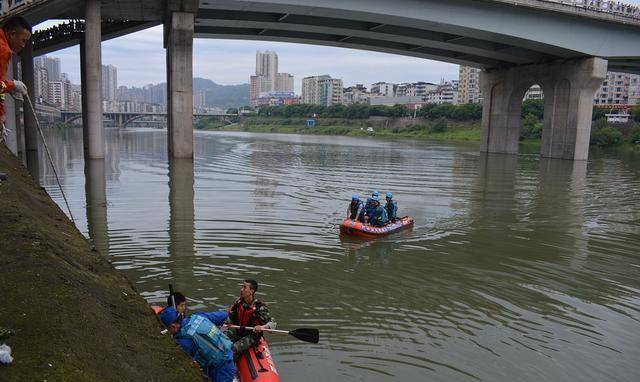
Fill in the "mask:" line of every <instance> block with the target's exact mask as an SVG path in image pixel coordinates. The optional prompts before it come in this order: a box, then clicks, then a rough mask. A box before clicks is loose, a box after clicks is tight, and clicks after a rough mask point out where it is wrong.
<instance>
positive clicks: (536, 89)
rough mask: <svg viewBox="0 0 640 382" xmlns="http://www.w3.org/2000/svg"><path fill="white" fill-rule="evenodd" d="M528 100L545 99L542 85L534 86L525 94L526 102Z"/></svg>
mask: <svg viewBox="0 0 640 382" xmlns="http://www.w3.org/2000/svg"><path fill="white" fill-rule="evenodd" d="M528 99H544V94H543V93H542V88H541V87H540V85H533V86H531V87H530V88H529V90H527V92H526V93H524V99H523V101H524V100H528Z"/></svg>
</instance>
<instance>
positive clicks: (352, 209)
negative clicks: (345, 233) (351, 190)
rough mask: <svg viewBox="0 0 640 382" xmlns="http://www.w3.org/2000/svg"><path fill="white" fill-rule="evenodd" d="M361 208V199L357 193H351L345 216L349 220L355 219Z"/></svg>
mask: <svg viewBox="0 0 640 382" xmlns="http://www.w3.org/2000/svg"><path fill="white" fill-rule="evenodd" d="M361 209H362V201H361V200H360V197H359V196H358V195H353V196H352V197H351V203H349V207H348V208H347V216H348V217H349V219H351V220H355V219H356V218H357V217H358V215H359V214H360V210H361Z"/></svg>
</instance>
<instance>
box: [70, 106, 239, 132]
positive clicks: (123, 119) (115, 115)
mask: <svg viewBox="0 0 640 382" xmlns="http://www.w3.org/2000/svg"><path fill="white" fill-rule="evenodd" d="M102 115H103V117H106V118H107V119H110V120H112V121H115V123H116V126H117V127H120V128H125V127H127V125H128V124H129V123H131V122H133V121H135V120H137V119H140V118H145V117H152V116H156V117H165V118H166V117H167V113H155V112H137V113H136V112H105V113H102ZM60 116H61V117H62V121H63V122H64V123H71V122H74V121H77V120H80V119H82V113H81V112H79V111H75V110H74V111H71V110H62V111H61V112H60ZM193 117H194V118H202V117H216V118H222V119H225V118H227V119H228V118H237V117H238V115H237V114H226V113H193Z"/></svg>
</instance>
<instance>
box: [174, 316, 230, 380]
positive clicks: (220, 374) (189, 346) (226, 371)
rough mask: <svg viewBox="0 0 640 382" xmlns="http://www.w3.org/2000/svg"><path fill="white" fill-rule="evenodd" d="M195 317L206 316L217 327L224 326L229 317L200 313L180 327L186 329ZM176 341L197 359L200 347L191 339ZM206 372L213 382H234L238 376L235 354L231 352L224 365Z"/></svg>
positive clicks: (184, 321) (185, 320)
mask: <svg viewBox="0 0 640 382" xmlns="http://www.w3.org/2000/svg"><path fill="white" fill-rule="evenodd" d="M195 315H201V316H204V317H205V318H207V319H208V320H209V321H211V322H212V323H214V324H215V325H222V324H223V323H224V321H225V320H226V319H227V317H228V313H227V312H198V313H195V314H194V315H192V316H190V317H188V318H185V319H184V320H182V322H181V323H180V325H181V326H182V327H185V326H186V325H187V324H188V323H189V320H191V319H192V318H193V317H194V316H195ZM176 341H178V343H179V344H180V346H181V347H182V350H184V351H185V352H186V353H187V354H189V357H191V358H195V357H196V354H197V353H198V346H197V345H196V343H195V341H193V340H192V339H190V338H176ZM204 372H205V373H206V374H207V376H208V377H209V378H211V380H212V381H213V382H232V381H233V377H234V376H235V374H236V365H235V364H234V363H233V352H232V351H231V350H229V353H228V354H227V356H226V359H225V361H224V363H223V364H222V365H220V366H217V367H209V368H208V370H204Z"/></svg>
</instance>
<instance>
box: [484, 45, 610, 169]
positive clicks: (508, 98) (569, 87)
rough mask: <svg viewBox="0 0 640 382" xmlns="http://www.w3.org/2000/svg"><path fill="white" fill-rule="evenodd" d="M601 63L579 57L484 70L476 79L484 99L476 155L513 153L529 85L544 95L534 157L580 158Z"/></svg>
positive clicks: (586, 146) (586, 148)
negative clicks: (539, 143)
mask: <svg viewBox="0 0 640 382" xmlns="http://www.w3.org/2000/svg"><path fill="white" fill-rule="evenodd" d="M606 72H607V61H606V60H603V59H601V58H584V59H575V60H567V61H561V62H553V63H549V64H536V65H526V66H518V67H513V68H509V69H498V70H488V71H485V72H483V73H482V75H481V86H482V92H483V95H484V104H483V114H482V135H481V148H480V150H481V151H482V152H491V153H505V154H517V153H518V140H519V137H520V124H521V115H520V114H521V111H522V99H523V97H524V94H525V93H526V91H527V90H528V89H529V88H530V87H531V86H532V85H534V84H538V85H540V86H541V87H542V91H543V93H544V99H545V101H544V110H545V113H544V128H543V132H542V148H541V150H540V155H541V156H542V157H548V158H558V159H569V160H586V159H587V158H588V156H589V137H590V133H591V116H592V112H593V106H592V105H593V96H594V94H595V92H596V90H597V89H598V87H599V86H600V84H601V83H602V81H603V80H604V77H605V75H606Z"/></svg>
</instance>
